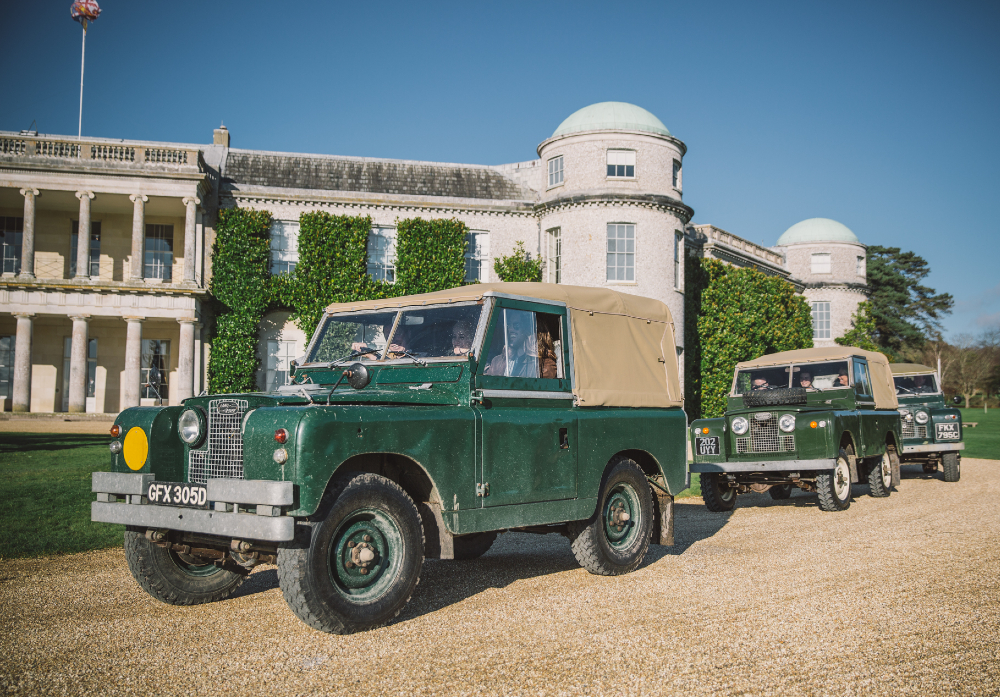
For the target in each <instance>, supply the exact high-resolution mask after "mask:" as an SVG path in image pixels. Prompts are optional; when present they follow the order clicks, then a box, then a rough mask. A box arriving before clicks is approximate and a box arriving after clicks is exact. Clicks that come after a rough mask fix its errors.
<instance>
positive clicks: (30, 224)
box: [20, 188, 38, 278]
mask: <svg viewBox="0 0 1000 697" xmlns="http://www.w3.org/2000/svg"><path fill="white" fill-rule="evenodd" d="M21 195H22V196H24V233H23V234H22V235H21V274H20V275H21V276H24V277H25V278H34V277H35V196H38V189H31V188H28V189H21Z"/></svg>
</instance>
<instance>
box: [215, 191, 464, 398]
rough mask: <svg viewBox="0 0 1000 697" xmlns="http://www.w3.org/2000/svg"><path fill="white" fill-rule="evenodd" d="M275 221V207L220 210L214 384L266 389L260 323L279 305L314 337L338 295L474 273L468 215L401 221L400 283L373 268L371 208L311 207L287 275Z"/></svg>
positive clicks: (371, 294)
mask: <svg viewBox="0 0 1000 697" xmlns="http://www.w3.org/2000/svg"><path fill="white" fill-rule="evenodd" d="M270 227H271V215H270V213H267V212H266V211H257V210H253V209H250V208H234V209H229V210H223V211H220V212H219V221H218V224H217V226H216V239H215V243H214V244H213V246H212V254H213V261H212V272H213V276H212V283H211V286H210V290H211V293H212V295H213V296H214V308H215V314H216V333H215V337H214V339H213V341H212V353H211V358H210V360H209V366H208V376H209V390H210V391H211V392H213V393H225V392H252V391H255V390H256V389H257V385H256V372H257V368H258V366H259V365H260V358H259V357H258V356H257V345H258V343H259V334H260V322H261V320H262V319H263V317H264V313H266V312H268V311H269V310H290V311H291V313H292V320H293V321H294V322H295V323H296V324H297V325H298V327H299V328H300V329H302V331H303V332H305V334H306V335H307V336H311V335H312V333H313V332H314V331H315V329H316V326H317V325H318V324H319V321H320V319H322V317H323V311H324V310H325V309H326V307H327V306H328V305H330V303H334V302H351V301H355V300H370V299H374V298H390V297H396V296H399V295H409V294H413V293H426V292H429V291H433V290H442V289H445V288H453V287H455V286H459V285H461V284H462V283H463V281H464V279H465V249H466V245H467V235H468V232H469V231H468V228H467V227H466V225H465V223H462V222H461V221H458V220H423V219H420V218H410V219H406V220H400V221H397V239H396V250H397V252H396V269H397V272H396V283H395V284H391V283H386V282H384V281H376V280H375V279H373V278H372V277H371V276H369V275H368V272H367V266H368V233H369V232H370V231H371V229H372V220H371V217H369V216H347V215H331V214H330V213H322V212H312V213H303V214H302V215H301V216H300V217H299V245H298V246H299V261H298V264H297V265H296V267H295V271H294V272H293V273H291V274H281V275H278V276H273V275H271V273H270V272H269V267H270V239H269V233H270Z"/></svg>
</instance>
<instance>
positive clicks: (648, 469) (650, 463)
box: [602, 449, 666, 483]
mask: <svg viewBox="0 0 1000 697" xmlns="http://www.w3.org/2000/svg"><path fill="white" fill-rule="evenodd" d="M622 458H629V459H631V460H634V461H635V463H636V464H637V465H639V469H641V470H642V471H643V473H644V474H645V475H646V476H648V477H663V478H664V483H665V482H666V472H664V471H663V468H662V467H660V463H659V461H658V460H657V459H656V458H655V457H653V455H652V454H650V453H648V452H646V451H645V450H638V449H629V450H621V451H619V452H617V453H615V454H614V455H613V456H612V457H611V459H610V460H608V464H606V465H605V466H604V474H603V475H602V478H603V476H605V475H607V473H608V471H609V470H610V469H611V467H612V465H614V464H615V462H617V461H618V460H620V459H622Z"/></svg>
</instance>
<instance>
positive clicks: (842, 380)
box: [834, 368, 851, 387]
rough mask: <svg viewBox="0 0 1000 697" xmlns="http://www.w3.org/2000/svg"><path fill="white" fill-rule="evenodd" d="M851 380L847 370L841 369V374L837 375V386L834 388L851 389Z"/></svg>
mask: <svg viewBox="0 0 1000 697" xmlns="http://www.w3.org/2000/svg"><path fill="white" fill-rule="evenodd" d="M850 386H851V378H849V377H848V376H847V369H846V368H841V369H840V372H839V373H838V374H837V384H836V385H834V387H850Z"/></svg>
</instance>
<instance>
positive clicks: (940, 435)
mask: <svg viewBox="0 0 1000 697" xmlns="http://www.w3.org/2000/svg"><path fill="white" fill-rule="evenodd" d="M961 436H962V434H961V432H960V431H959V429H958V424H938V425H937V439H938V440H958V439H959V438H960V437H961Z"/></svg>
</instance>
